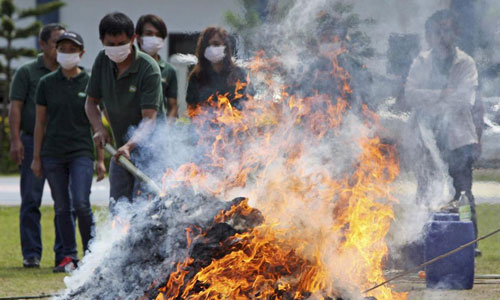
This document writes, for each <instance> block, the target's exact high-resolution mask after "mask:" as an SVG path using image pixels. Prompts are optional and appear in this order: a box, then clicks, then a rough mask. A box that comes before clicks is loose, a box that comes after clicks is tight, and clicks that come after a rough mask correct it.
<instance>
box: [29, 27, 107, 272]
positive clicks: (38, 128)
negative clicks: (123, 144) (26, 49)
mask: <svg viewBox="0 0 500 300" xmlns="http://www.w3.org/2000/svg"><path fill="white" fill-rule="evenodd" d="M56 49H57V61H58V62H59V65H60V67H59V68H58V69H57V70H56V71H54V72H52V73H49V74H47V75H46V76H44V77H42V78H41V79H40V82H39V84H38V87H37V91H36V98H35V99H36V124H35V144H34V153H33V163H32V166H31V168H32V170H33V172H34V174H35V175H36V176H42V175H45V176H46V178H47V180H48V182H49V185H50V189H51V191H52V197H53V199H54V202H55V210H56V215H57V220H58V225H59V228H60V232H61V239H62V243H63V251H64V259H63V260H62V262H61V263H60V264H59V265H58V266H56V267H55V268H54V272H64V271H68V270H71V269H74V268H75V267H76V264H77V262H78V255H77V248H76V238H75V223H74V218H73V217H72V210H73V209H74V212H75V214H76V217H77V218H78V226H79V230H80V235H81V237H82V243H83V251H84V252H85V251H86V250H87V249H88V245H89V241H90V240H91V239H92V237H93V230H94V217H93V214H92V210H91V207H90V199H89V197H90V187H91V185H92V177H93V173H94V166H93V161H94V145H93V140H92V132H91V127H90V123H89V120H88V119H87V115H86V114H85V99H86V94H85V89H86V87H87V83H88V81H89V75H88V74H87V72H85V70H84V69H83V68H80V67H78V63H79V62H80V59H81V57H82V55H83V53H84V49H83V39H82V38H81V36H80V35H78V34H77V33H74V32H65V33H63V34H62V35H61V36H60V37H59V38H58V39H57V46H56ZM103 154H104V153H103V152H102V151H98V163H97V174H98V180H101V179H102V178H104V174H105V171H106V169H105V166H104V155H103ZM70 194H71V196H70Z"/></svg>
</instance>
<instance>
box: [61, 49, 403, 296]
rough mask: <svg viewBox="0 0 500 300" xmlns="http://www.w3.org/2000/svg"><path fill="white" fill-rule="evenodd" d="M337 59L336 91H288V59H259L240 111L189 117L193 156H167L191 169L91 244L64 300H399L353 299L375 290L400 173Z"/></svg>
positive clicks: (171, 172)
mask: <svg viewBox="0 0 500 300" xmlns="http://www.w3.org/2000/svg"><path fill="white" fill-rule="evenodd" d="M345 50H346V49H345V48H343V47H340V48H336V49H334V50H332V53H330V55H328V56H327V57H326V59H327V62H328V64H327V65H328V67H329V68H330V71H329V72H328V75H327V76H329V77H328V78H323V79H324V80H326V81H328V80H330V82H331V85H332V86H331V90H333V91H334V92H333V93H331V94H328V93H322V92H321V91H316V92H315V93H314V94H313V95H302V94H301V93H300V92H299V93H294V92H291V91H293V90H294V88H293V86H292V85H293V84H285V82H287V76H286V75H282V74H281V73H282V72H280V71H279V69H280V68H283V69H286V68H287V66H286V61H284V59H283V60H282V59H280V56H278V57H268V56H267V54H266V53H264V52H260V53H259V54H258V55H257V56H256V57H255V58H254V59H253V60H252V61H251V62H250V63H249V69H250V74H249V80H248V82H252V85H253V86H254V89H255V93H253V94H249V95H243V94H242V92H241V91H242V90H243V87H244V84H242V83H239V84H238V85H237V88H236V91H235V94H236V95H237V96H236V97H237V98H246V99H247V100H246V101H243V109H242V110H238V109H236V108H234V107H233V106H232V105H231V100H232V99H228V98H227V95H218V96H217V99H209V101H208V102H209V105H207V106H199V107H197V108H195V109H191V110H190V111H189V114H190V116H191V117H192V120H193V124H192V125H191V126H192V129H193V130H192V131H193V136H194V137H195V138H194V139H191V141H192V140H197V143H196V145H194V146H192V147H189V145H186V144H180V145H171V144H169V147H172V146H174V147H175V146H177V147H184V148H179V149H177V151H189V149H190V150H192V151H193V157H194V158H196V159H191V160H189V161H190V162H189V163H186V164H183V165H181V166H179V167H176V168H170V169H168V170H167V171H166V172H165V173H164V174H163V178H162V183H163V188H164V196H163V197H162V198H157V199H155V200H153V201H151V202H149V203H146V204H144V203H140V204H136V205H137V207H133V208H132V209H128V210H126V211H134V215H133V216H132V217H130V216H129V217H128V218H126V222H128V223H130V228H129V229H128V231H127V232H126V233H125V234H124V235H123V236H122V237H119V238H116V241H114V243H112V245H111V246H108V247H107V248H106V247H104V250H103V249H100V251H98V250H97V249H99V246H100V244H99V241H98V242H96V243H95V245H93V249H94V252H93V253H90V254H89V255H88V257H86V258H85V259H86V260H87V261H88V263H84V265H83V266H82V267H81V268H80V270H78V271H77V272H76V273H75V275H74V276H73V277H71V278H69V279H68V280H67V284H68V285H69V286H70V287H71V288H70V289H68V291H67V292H66V294H65V296H64V297H63V298H65V299H157V300H165V299H340V298H341V297H348V298H351V299H360V298H362V297H374V298H376V299H378V300H387V299H405V298H406V295H405V294H400V293H396V292H394V291H392V290H391V289H390V288H388V287H385V286H384V287H380V288H379V289H376V290H373V291H371V292H370V293H368V294H366V295H362V291H363V290H366V289H368V288H370V287H371V286H373V285H374V284H376V283H379V282H381V281H383V280H384V276H383V262H384V259H385V257H386V256H387V252H388V249H387V246H386V244H385V241H384V237H385V235H386V234H387V232H388V230H389V227H390V222H391V220H392V218H393V211H392V205H393V204H394V203H395V202H396V199H394V197H393V196H392V195H391V189H390V183H391V182H392V181H394V179H395V177H396V176H397V174H398V171H399V170H398V163H397V157H396V153H395V149H394V148H393V147H392V146H389V145H385V144H383V143H381V142H380V140H379V139H378V138H377V137H376V136H375V133H374V132H375V131H376V130H377V129H378V127H377V126H378V122H377V116H376V115H375V114H374V113H373V112H371V111H370V110H369V109H368V108H367V107H366V106H360V109H359V110H355V111H356V112H353V111H354V110H353V109H352V107H351V104H350V103H351V101H350V100H351V98H352V90H351V84H350V80H351V78H350V75H349V73H348V72H347V71H346V70H345V69H344V68H343V66H342V65H341V64H340V63H339V57H340V55H342V53H343V52H344V51H345ZM285 73H286V72H285ZM153 140H154V139H153ZM149 147H150V148H161V146H159V145H158V144H155V145H153V146H151V145H149ZM162 149H163V148H162ZM157 157H158V156H157ZM155 164H157V163H156V162H155ZM240 196H244V197H245V198H238V197H240ZM230 199H235V200H233V201H231V202H226V201H228V200H230ZM186 231H187V234H186ZM108 244H109V243H108ZM102 253H106V254H105V255H103V254H102ZM96 258H99V259H96ZM92 261H97V262H92ZM100 264H101V265H100Z"/></svg>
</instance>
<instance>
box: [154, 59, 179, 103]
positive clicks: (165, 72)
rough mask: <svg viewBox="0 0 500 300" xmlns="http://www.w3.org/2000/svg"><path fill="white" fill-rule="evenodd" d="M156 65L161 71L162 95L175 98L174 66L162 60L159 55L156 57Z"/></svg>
mask: <svg viewBox="0 0 500 300" xmlns="http://www.w3.org/2000/svg"><path fill="white" fill-rule="evenodd" d="M158 66H160V71H161V84H162V86H163V96H164V97H165V98H177V72H176V71H175V68H174V66H172V65H171V64H169V63H168V62H166V61H164V60H163V59H162V58H161V57H160V58H159V59H158Z"/></svg>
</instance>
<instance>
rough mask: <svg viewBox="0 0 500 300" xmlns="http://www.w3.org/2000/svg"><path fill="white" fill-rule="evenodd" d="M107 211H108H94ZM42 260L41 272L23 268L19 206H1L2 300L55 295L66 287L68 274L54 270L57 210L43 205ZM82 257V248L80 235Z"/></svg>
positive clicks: (0, 287)
mask: <svg viewBox="0 0 500 300" xmlns="http://www.w3.org/2000/svg"><path fill="white" fill-rule="evenodd" d="M96 209H105V208H94V211H96ZM41 212H42V220H41V222H42V244H43V250H42V261H41V265H40V269H25V268H23V257H22V254H21V242H20V237H19V206H0V297H6V296H27V295H39V294H42V293H54V292H57V291H59V290H61V289H62V288H64V282H63V279H64V276H66V275H65V274H64V273H57V274H56V273H52V268H53V267H54V251H53V250H52V247H53V246H54V209H53V207H52V206H42V208H41ZM77 241H78V252H79V253H78V254H79V255H80V256H81V251H82V246H81V239H80V234H79V233H78V240H77Z"/></svg>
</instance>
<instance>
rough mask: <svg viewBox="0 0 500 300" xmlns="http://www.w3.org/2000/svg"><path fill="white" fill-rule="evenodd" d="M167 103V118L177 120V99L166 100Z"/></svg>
mask: <svg viewBox="0 0 500 300" xmlns="http://www.w3.org/2000/svg"><path fill="white" fill-rule="evenodd" d="M167 103H168V108H169V110H168V113H167V117H169V118H178V117H179V107H178V106H177V98H173V97H170V98H167Z"/></svg>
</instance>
